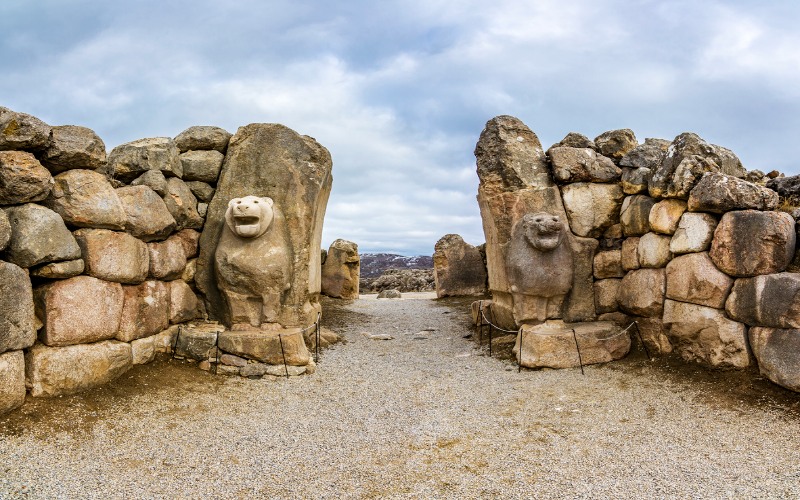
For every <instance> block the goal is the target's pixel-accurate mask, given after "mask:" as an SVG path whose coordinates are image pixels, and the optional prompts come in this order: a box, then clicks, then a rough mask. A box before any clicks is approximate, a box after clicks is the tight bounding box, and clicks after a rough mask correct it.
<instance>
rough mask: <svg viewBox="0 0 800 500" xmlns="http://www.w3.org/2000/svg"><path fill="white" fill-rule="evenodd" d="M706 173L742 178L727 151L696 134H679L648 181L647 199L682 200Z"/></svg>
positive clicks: (742, 173) (738, 166)
mask: <svg viewBox="0 0 800 500" xmlns="http://www.w3.org/2000/svg"><path fill="white" fill-rule="evenodd" d="M706 172H722V173H724V174H728V175H732V176H735V177H743V176H744V174H745V172H746V171H745V169H744V167H742V163H741V162H740V161H739V158H737V157H736V155H734V154H733V152H731V151H730V150H728V149H726V148H723V147H721V146H715V145H713V144H709V143H707V142H706V141H704V140H703V139H701V138H700V137H699V136H697V134H692V133H688V132H687V133H683V134H681V135H679V136H678V137H676V138H675V140H674V141H672V144H671V145H670V146H669V149H668V150H667V154H666V155H665V156H664V160H663V161H662V162H661V165H659V167H658V168H657V169H656V170H655V171H654V172H653V177H652V178H651V179H650V186H649V191H650V196H652V197H654V198H681V199H686V198H688V196H689V193H690V192H691V190H692V189H693V188H694V186H695V184H696V183H697V181H699V180H700V178H701V177H702V176H703V174H704V173H706Z"/></svg>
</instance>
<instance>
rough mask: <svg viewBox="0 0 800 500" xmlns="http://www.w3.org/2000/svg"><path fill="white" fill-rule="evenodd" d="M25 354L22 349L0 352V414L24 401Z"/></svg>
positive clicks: (20, 404) (17, 406)
mask: <svg viewBox="0 0 800 500" xmlns="http://www.w3.org/2000/svg"><path fill="white" fill-rule="evenodd" d="M25 393H26V390H25V355H24V354H23V353H22V351H11V352H6V353H3V354H0V415H3V414H4V413H8V412H10V411H11V410H14V409H16V408H19V407H20V406H22V404H23V403H25Z"/></svg>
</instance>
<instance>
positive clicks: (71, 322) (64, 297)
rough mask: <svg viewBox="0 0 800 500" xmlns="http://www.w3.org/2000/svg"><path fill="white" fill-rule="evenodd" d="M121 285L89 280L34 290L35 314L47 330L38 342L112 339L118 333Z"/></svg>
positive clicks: (83, 278) (80, 278) (72, 280)
mask: <svg viewBox="0 0 800 500" xmlns="http://www.w3.org/2000/svg"><path fill="white" fill-rule="evenodd" d="M123 297H124V293H123V291H122V285H120V284H119V283H110V282H108V281H102V280H99V279H96V278H92V277H90V276H75V277H74V278H69V279H66V280H61V281H54V282H52V283H49V284H47V285H43V286H41V287H39V288H37V289H36V290H34V299H35V304H36V314H37V316H38V317H39V318H41V319H42V322H43V323H44V328H43V329H42V330H41V331H40V332H39V340H40V341H41V342H43V343H45V344H47V345H49V346H65V345H72V344H85V343H88V342H97V341H98V340H106V339H112V338H114V336H115V335H116V334H117V331H118V330H119V324H120V319H121V318H122V304H123Z"/></svg>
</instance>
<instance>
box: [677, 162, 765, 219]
mask: <svg viewBox="0 0 800 500" xmlns="http://www.w3.org/2000/svg"><path fill="white" fill-rule="evenodd" d="M777 206H778V193H776V192H775V191H773V190H771V189H767V188H765V187H763V186H759V185H758V184H753V183H752V182H747V181H745V180H743V179H738V178H736V177H733V176H731V175H725V174H722V173H719V172H715V173H711V172H708V173H705V174H703V177H702V178H701V179H700V181H699V182H698V183H697V185H696V186H695V187H694V189H692V192H691V193H690V194H689V210H691V211H692V212H713V213H718V214H721V213H725V212H730V211H732V210H748V209H749V210H774V209H775V207H777Z"/></svg>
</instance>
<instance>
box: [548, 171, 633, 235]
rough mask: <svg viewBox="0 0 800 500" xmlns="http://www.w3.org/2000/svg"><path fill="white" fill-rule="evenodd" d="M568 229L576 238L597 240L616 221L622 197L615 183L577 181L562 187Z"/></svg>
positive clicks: (622, 194) (620, 189)
mask: <svg viewBox="0 0 800 500" xmlns="http://www.w3.org/2000/svg"><path fill="white" fill-rule="evenodd" d="M561 196H562V198H563V200H564V209H565V210H566V212H567V217H568V218H569V226H570V228H571V229H572V232H573V233H575V234H576V235H577V236H584V237H591V238H597V237H599V236H601V235H602V234H603V231H605V230H606V229H607V228H609V227H611V226H613V225H614V224H616V223H618V222H620V207H621V206H622V200H623V199H624V198H625V194H624V193H623V192H622V188H621V187H620V186H619V184H593V183H586V182H577V183H575V184H569V185H566V186H564V187H563V188H562V190H561Z"/></svg>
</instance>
